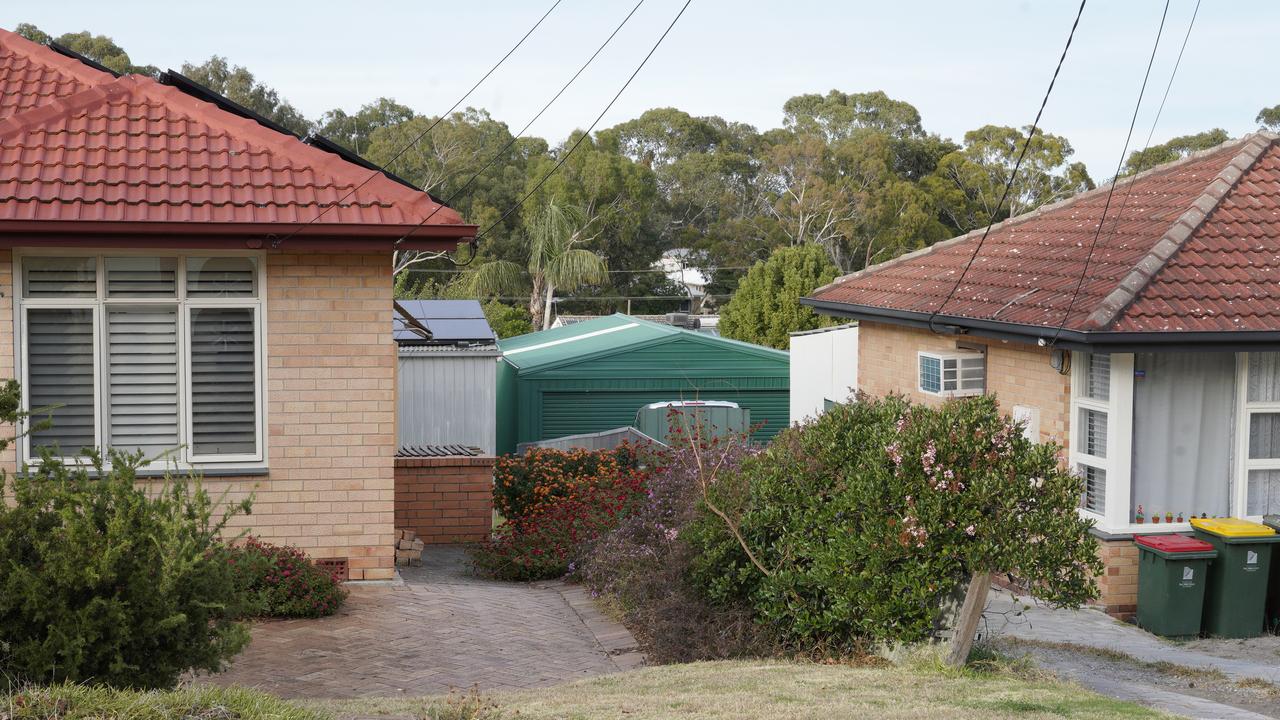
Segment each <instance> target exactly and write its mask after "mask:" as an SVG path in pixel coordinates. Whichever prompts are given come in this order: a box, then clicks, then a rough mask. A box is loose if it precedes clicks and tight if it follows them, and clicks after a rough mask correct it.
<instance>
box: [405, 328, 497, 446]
mask: <svg viewBox="0 0 1280 720" xmlns="http://www.w3.org/2000/svg"><path fill="white" fill-rule="evenodd" d="M500 355H501V352H499V351H498V349H497V348H496V347H492V346H489V347H482V348H459V347H438V346H401V347H400V360H399V362H400V370H399V373H400V374H399V382H398V389H397V392H398V397H397V404H396V411H397V413H398V414H399V423H398V432H397V436H398V437H397V438H396V440H397V445H398V446H399V447H406V446H413V445H449V444H456V445H474V446H476V447H478V448H480V449H481V450H483V451H484V453H485V454H488V455H491V454H493V452H494V446H495V438H494V433H495V422H494V410H495V407H496V405H495V403H496V396H495V375H494V373H495V370H496V363H497V358H498V357H499V356H500Z"/></svg>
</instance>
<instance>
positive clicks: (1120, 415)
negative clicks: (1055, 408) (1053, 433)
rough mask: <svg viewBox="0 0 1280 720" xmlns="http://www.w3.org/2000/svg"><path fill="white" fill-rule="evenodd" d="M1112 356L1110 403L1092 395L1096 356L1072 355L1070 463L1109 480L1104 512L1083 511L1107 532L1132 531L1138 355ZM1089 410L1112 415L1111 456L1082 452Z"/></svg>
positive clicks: (1075, 468)
mask: <svg viewBox="0 0 1280 720" xmlns="http://www.w3.org/2000/svg"><path fill="white" fill-rule="evenodd" d="M1106 354H1107V355H1109V356H1110V361H1111V372H1110V375H1109V383H1108V388H1107V399H1106V400H1098V399H1096V398H1092V397H1089V395H1088V394H1087V392H1088V376H1089V357H1088V356H1089V355H1090V353H1087V352H1080V351H1076V352H1073V353H1072V358H1071V405H1070V408H1069V409H1070V416H1069V417H1068V422H1069V431H1068V435H1067V441H1068V456H1067V461H1068V463H1069V465H1070V468H1071V471H1072V472H1077V473H1079V470H1078V468H1080V467H1081V466H1088V467H1092V468H1095V469H1098V470H1102V471H1103V472H1105V473H1106V476H1107V481H1106V483H1107V484H1106V487H1105V488H1104V489H1103V507H1102V511H1101V512H1098V511H1095V510H1089V509H1087V508H1085V507H1083V505H1082V506H1081V507H1079V508H1078V509H1077V512H1079V513H1080V515H1081V516H1083V517H1086V518H1090V519H1092V520H1094V521H1095V522H1096V523H1097V526H1098V527H1099V528H1101V529H1102V530H1104V531H1110V532H1129V531H1130V529H1131V528H1132V527H1134V524H1133V522H1132V518H1131V517H1129V501H1130V496H1131V494H1132V492H1133V487H1132V473H1133V454H1132V450H1133V448H1132V443H1133V431H1132V428H1133V354H1132V353H1106ZM1084 410H1093V411H1096V412H1102V413H1105V414H1106V416H1107V439H1106V443H1107V450H1106V451H1107V455H1106V457H1098V456H1096V455H1090V454H1088V453H1085V452H1084V451H1083V450H1082V449H1081V448H1083V447H1084V439H1085V434H1084V433H1085V429H1084V428H1083V427H1082V423H1081V415H1082V411H1084ZM1172 527H1173V526H1170V529H1172Z"/></svg>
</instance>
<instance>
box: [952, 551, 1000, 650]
mask: <svg viewBox="0 0 1280 720" xmlns="http://www.w3.org/2000/svg"><path fill="white" fill-rule="evenodd" d="M990 590H991V573H990V572H976V573H974V574H973V577H972V578H970V579H969V589H968V590H966V591H965V593H964V605H963V606H962V607H961V608H960V618H959V621H958V622H956V629H955V634H954V636H952V638H951V652H950V653H948V654H947V664H948V665H950V666H952V667H962V666H964V664H965V663H966V662H968V660H969V651H970V650H972V649H973V640H974V637H975V636H976V635H977V634H978V623H979V622H981V620H982V611H983V610H985V609H986V607H987V593H988V592H990Z"/></svg>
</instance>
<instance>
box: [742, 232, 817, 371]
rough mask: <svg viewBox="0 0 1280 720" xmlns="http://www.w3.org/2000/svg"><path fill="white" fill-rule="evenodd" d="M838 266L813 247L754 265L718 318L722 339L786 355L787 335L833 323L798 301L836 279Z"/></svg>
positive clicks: (784, 250)
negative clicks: (776, 349)
mask: <svg viewBox="0 0 1280 720" xmlns="http://www.w3.org/2000/svg"><path fill="white" fill-rule="evenodd" d="M837 273H838V271H837V270H836V266H835V265H833V264H831V261H830V260H828V259H827V256H826V253H824V252H823V251H822V248H821V247H819V246H817V245H812V244H809V245H797V246H795V247H785V248H780V249H779V250H776V251H775V252H774V253H773V255H772V256H770V258H769V259H768V260H767V261H765V262H760V263H756V264H755V266H754V267H752V268H751V270H750V271H748V272H747V276H746V277H745V278H743V279H742V282H741V283H739V284H738V291H737V292H736V293H734V295H733V299H732V300H730V301H729V304H728V305H725V307H724V311H723V312H721V314H720V334H721V335H724V336H725V337H727V338H732V339H734V340H742V341H744V342H750V343H756V344H757V345H768V346H769V347H775V348H778V349H780V350H785V349H787V347H788V346H789V345H790V333H793V332H797V331H800V330H813V329H815V328H819V327H823V326H826V325H833V324H835V321H833V320H832V319H831V318H828V317H823V316H821V315H818V314H817V313H815V312H814V311H813V310H812V309H811V308H807V307H805V306H803V305H801V304H800V298H802V297H804V296H806V295H808V294H809V293H811V292H813V291H814V290H816V289H818V288H819V287H822V286H823V285H826V284H827V283H829V282H831V281H832V280H834V279H835V278H836V275H837Z"/></svg>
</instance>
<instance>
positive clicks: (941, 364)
mask: <svg viewBox="0 0 1280 720" xmlns="http://www.w3.org/2000/svg"><path fill="white" fill-rule="evenodd" d="M924 358H930V359H933V360H937V361H938V387H939V390H938V392H934V391H932V390H926V389H925V387H924V383H922V382H921V373H920V369H921V362H922V361H923V360H924ZM973 358H981V360H982V387H981V388H979V389H973V388H970V389H962V388H960V387H959V386H960V370H961V368H960V363H961V361H963V360H970V359H973ZM948 360H955V361H956V369H955V372H956V378H955V383H956V389H955V390H948V389H947V367H946V363H947V361H948ZM916 390H918V391H919V392H921V393H923V394H925V395H930V396H932V397H941V398H957V397H977V396H979V395H985V394H986V393H987V355H986V353H982V352H975V351H971V350H961V351H957V352H936V351H933V350H919V351H917V352H916Z"/></svg>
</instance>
